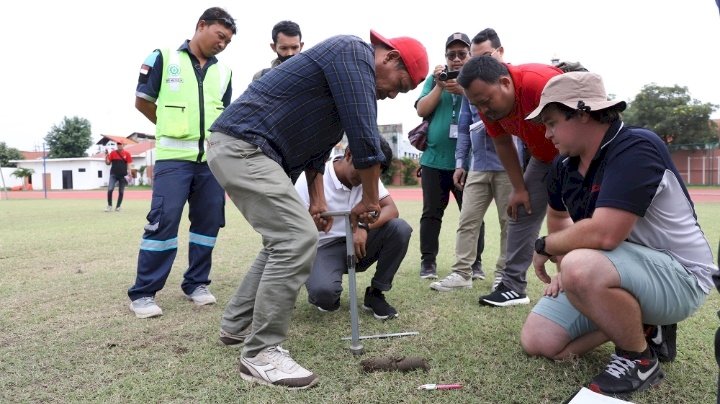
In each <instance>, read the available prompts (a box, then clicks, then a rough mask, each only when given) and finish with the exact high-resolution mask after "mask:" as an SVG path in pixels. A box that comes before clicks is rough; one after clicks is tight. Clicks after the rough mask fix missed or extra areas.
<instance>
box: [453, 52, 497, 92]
mask: <svg viewBox="0 0 720 404" xmlns="http://www.w3.org/2000/svg"><path fill="white" fill-rule="evenodd" d="M509 75H510V72H509V71H508V68H507V66H505V64H503V63H500V62H498V61H497V60H496V59H495V58H494V57H492V56H475V57H473V58H471V59H470V60H468V61H467V63H465V65H464V66H463V67H462V70H460V76H458V78H457V82H458V83H460V85H461V86H462V87H463V88H468V87H470V83H472V82H473V80H475V79H480V80H482V81H484V82H486V83H488V84H495V83H497V82H498V81H500V77H502V76H509Z"/></svg>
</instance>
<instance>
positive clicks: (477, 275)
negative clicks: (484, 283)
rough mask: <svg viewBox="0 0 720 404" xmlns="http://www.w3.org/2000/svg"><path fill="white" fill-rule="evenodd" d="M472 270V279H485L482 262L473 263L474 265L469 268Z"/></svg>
mask: <svg viewBox="0 0 720 404" xmlns="http://www.w3.org/2000/svg"><path fill="white" fill-rule="evenodd" d="M470 268H471V269H472V279H473V280H475V279H480V280H483V279H485V272H483V270H482V262H480V261H475V263H474V264H472V266H471V267H470Z"/></svg>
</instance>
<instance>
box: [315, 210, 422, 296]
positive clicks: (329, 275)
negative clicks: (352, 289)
mask: <svg viewBox="0 0 720 404" xmlns="http://www.w3.org/2000/svg"><path fill="white" fill-rule="evenodd" d="M411 233H412V228H411V227H410V225H409V224H407V222H406V221H404V220H402V219H392V220H390V221H389V222H387V223H385V225H384V226H382V227H380V228H378V229H372V230H370V232H369V233H368V239H367V245H366V252H367V255H366V256H365V257H363V258H362V259H361V260H359V261H358V263H357V268H356V271H357V272H363V271H365V270H366V269H368V268H369V267H370V266H371V265H372V264H374V263H375V262H377V268H376V269H375V275H374V276H373V278H372V281H370V285H371V286H372V287H373V288H375V289H378V290H382V291H388V290H390V288H392V281H393V278H395V273H396V272H397V270H398V268H400V264H401V263H402V261H403V259H404V258H405V254H406V253H407V249H408V244H409V243H410V234H411ZM345 246H346V242H345V237H342V238H338V239H335V240H333V241H331V242H330V243H328V244H325V245H323V246H322V247H318V251H317V255H316V257H315V261H314V262H313V267H312V270H311V272H310V277H309V278H308V280H307V281H306V282H305V287H306V288H307V291H308V301H309V302H310V303H311V304H314V305H316V306H318V307H321V308H323V309H325V310H335V309H337V308H338V307H340V295H341V294H342V290H343V288H342V276H343V274H346V273H347V257H346V255H347V250H346V248H345Z"/></svg>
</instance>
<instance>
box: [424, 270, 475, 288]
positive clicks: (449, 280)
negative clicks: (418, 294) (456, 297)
mask: <svg viewBox="0 0 720 404" xmlns="http://www.w3.org/2000/svg"><path fill="white" fill-rule="evenodd" d="M430 289H435V290H437V291H439V292H452V291H453V290H458V289H472V279H465V278H463V276H462V275H460V274H459V273H457V272H453V273H451V274H450V275H448V276H446V277H445V278H443V279H442V280H440V281H438V282H433V283H431V284H430Z"/></svg>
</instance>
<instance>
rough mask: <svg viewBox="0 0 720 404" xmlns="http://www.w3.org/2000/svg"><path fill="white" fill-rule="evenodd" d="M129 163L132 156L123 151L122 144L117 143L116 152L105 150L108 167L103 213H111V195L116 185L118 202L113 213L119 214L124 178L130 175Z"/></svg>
mask: <svg viewBox="0 0 720 404" xmlns="http://www.w3.org/2000/svg"><path fill="white" fill-rule="evenodd" d="M130 163H132V156H131V155H130V153H128V152H127V151H125V145H123V144H122V143H118V144H117V150H113V151H111V152H110V153H108V152H107V150H105V164H107V165H109V166H110V178H108V191H107V207H106V208H105V212H112V194H113V190H115V184H116V183H117V184H118V200H117V205H116V206H115V211H116V212H120V205H122V200H123V195H124V194H125V185H127V181H126V180H125V176H126V175H128V174H129V173H130V170H129V168H130V167H129V164H130Z"/></svg>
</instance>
